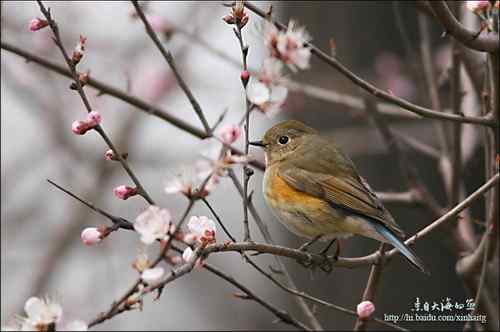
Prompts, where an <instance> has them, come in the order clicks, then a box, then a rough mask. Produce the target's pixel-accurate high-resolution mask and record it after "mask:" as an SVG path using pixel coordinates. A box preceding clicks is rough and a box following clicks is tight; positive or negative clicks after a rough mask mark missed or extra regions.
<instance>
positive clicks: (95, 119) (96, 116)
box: [87, 111, 102, 128]
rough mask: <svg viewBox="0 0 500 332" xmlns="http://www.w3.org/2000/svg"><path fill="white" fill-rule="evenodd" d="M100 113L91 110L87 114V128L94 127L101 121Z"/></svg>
mask: <svg viewBox="0 0 500 332" xmlns="http://www.w3.org/2000/svg"><path fill="white" fill-rule="evenodd" d="M101 119H102V117H101V114H100V113H99V112H97V111H92V112H90V113H89V114H87V125H88V126H89V128H94V127H95V126H97V125H98V124H99V123H101Z"/></svg>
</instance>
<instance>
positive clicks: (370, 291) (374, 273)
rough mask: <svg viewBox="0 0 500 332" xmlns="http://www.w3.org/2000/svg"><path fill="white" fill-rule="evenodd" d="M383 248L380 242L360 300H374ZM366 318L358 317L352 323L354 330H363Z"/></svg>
mask: <svg viewBox="0 0 500 332" xmlns="http://www.w3.org/2000/svg"><path fill="white" fill-rule="evenodd" d="M384 250H385V244H384V243H382V244H381V245H380V249H379V253H380V255H379V259H378V261H377V262H376V263H374V264H372V267H371V269H370V275H369V276H368V281H367V282H366V287H365V291H364V293H363V299H362V301H371V302H372V303H373V302H375V293H376V292H377V288H378V284H379V282H380V275H381V274H382V269H383V266H384ZM367 322H368V320H367V319H362V318H360V317H358V318H357V319H356V323H355V324H354V329H353V330H354V331H364V330H365V329H366V323H367Z"/></svg>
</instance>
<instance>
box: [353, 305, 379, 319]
mask: <svg viewBox="0 0 500 332" xmlns="http://www.w3.org/2000/svg"><path fill="white" fill-rule="evenodd" d="M356 311H357V313H358V316H359V318H361V319H368V318H370V316H371V315H372V314H373V312H374V311H375V305H374V304H373V303H372V302H371V301H363V302H361V303H360V304H358V306H357V307H356Z"/></svg>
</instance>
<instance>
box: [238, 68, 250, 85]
mask: <svg viewBox="0 0 500 332" xmlns="http://www.w3.org/2000/svg"><path fill="white" fill-rule="evenodd" d="M249 78H250V73H249V72H248V70H244V71H242V72H241V74H240V79H241V81H242V82H243V85H244V86H246V85H247V83H248V79H249Z"/></svg>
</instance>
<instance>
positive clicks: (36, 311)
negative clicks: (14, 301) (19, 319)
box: [24, 297, 45, 320]
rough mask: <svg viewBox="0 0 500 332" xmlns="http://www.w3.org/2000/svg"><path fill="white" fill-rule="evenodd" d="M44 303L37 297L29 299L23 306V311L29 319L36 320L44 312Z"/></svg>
mask: <svg viewBox="0 0 500 332" xmlns="http://www.w3.org/2000/svg"><path fill="white" fill-rule="evenodd" d="M44 307H45V303H43V301H42V300H40V299H39V298H38V297H30V298H29V299H28V300H27V301H26V303H25V304H24V311H25V312H26V315H27V316H28V318H29V319H32V320H33V319H34V320H37V319H38V318H39V317H40V316H41V315H42V312H43V310H44Z"/></svg>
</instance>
